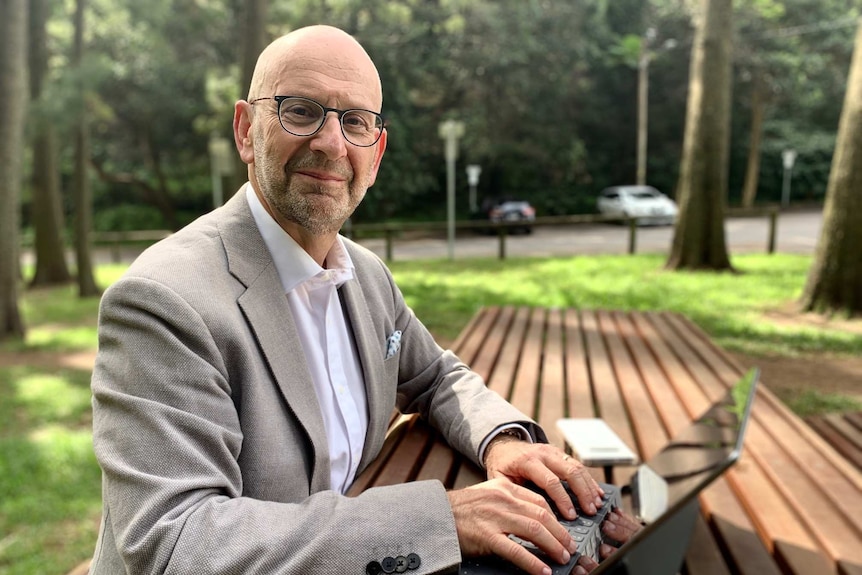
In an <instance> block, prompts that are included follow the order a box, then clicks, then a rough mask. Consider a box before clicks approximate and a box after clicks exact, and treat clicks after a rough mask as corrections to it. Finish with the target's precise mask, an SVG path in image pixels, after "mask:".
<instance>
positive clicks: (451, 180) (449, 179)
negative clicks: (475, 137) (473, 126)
mask: <svg viewBox="0 0 862 575" xmlns="http://www.w3.org/2000/svg"><path fill="white" fill-rule="evenodd" d="M438 135H439V136H440V137H441V138H442V139H443V141H444V142H445V155H446V222H447V225H446V237H447V248H448V253H449V259H450V260H454V259H455V160H457V159H458V139H459V138H461V136H463V135H464V124H463V123H462V122H458V121H456V120H446V121H445V122H441V123H440V126H439V128H438Z"/></svg>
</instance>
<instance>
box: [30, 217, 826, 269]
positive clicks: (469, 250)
mask: <svg viewBox="0 0 862 575" xmlns="http://www.w3.org/2000/svg"><path fill="white" fill-rule="evenodd" d="M821 223H822V213H821V212H819V211H818V212H813V211H812V212H789V213H786V214H782V215H780V216H779V218H778V230H777V234H776V251H778V252H785V253H800V254H813V253H814V248H815V246H816V244H817V239H818V237H819V235H820V227H821ZM725 235H726V241H727V244H728V249H729V250H730V252H731V254H733V253H746V252H747V253H752V252H759V253H765V252H766V248H767V245H768V240H769V220H768V218H766V217H763V218H730V219H728V220H727V222H726V223H725ZM672 241H673V228H672V227H669V226H663V227H642V228H639V229H638V231H637V252H638V253H668V251H669V250H670V245H671V242H672ZM360 243H362V245H364V246H366V247H367V248H369V249H370V250H372V251H373V252H375V253H376V254H377V255H379V256H380V257H385V256H386V245H385V243H384V240H383V239H368V240H362V241H361V242H360ZM628 245H629V230H628V227H627V226H621V225H611V224H580V225H571V226H553V227H539V228H536V229H534V230H533V233H532V234H530V235H516V236H508V237H507V239H506V254H507V256H533V257H535V256H570V255H576V254H625V253H627V252H628ZM498 249H499V241H498V239H497V237H496V236H487V235H479V234H476V233H473V232H469V231H462V232H458V234H457V236H456V238H455V250H454V252H455V259H462V258H474V257H492V258H493V257H497V255H498ZM140 252H141V249H140V248H137V247H130V246H123V247H122V248H121V250H120V259H121V260H122V261H125V262H131V261H132V260H133V259H134V258H135V257H137V255H138V254H139V253H140ZM448 253H449V252H448V244H447V241H446V235H445V233H442V234H440V235H439V236H437V237H426V238H422V239H410V240H408V239H396V240H395V242H394V244H393V253H392V256H393V258H394V259H395V260H416V259H435V258H436V259H439V258H446V257H448ZM113 257H114V256H113V255H112V254H111V252H110V251H109V250H108V249H97V250H96V251H95V253H94V259H95V261H96V263H108V262H110V261H112V259H113ZM22 261H23V262H25V263H32V262H33V255H32V253H30V252H25V253H24V254H23V255H22ZM69 261H70V262H71V263H74V255H73V254H69Z"/></svg>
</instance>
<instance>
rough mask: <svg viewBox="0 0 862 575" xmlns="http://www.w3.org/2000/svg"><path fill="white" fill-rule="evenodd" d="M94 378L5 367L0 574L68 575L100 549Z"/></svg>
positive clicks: (0, 416)
mask: <svg viewBox="0 0 862 575" xmlns="http://www.w3.org/2000/svg"><path fill="white" fill-rule="evenodd" d="M89 382H90V372H89V371H87V370H60V371H57V370H54V369H45V368H42V367H36V366H13V367H4V368H0V421H2V422H3V424H2V427H0V493H3V497H2V500H0V533H2V534H3V536H2V539H0V574H3V575H29V574H36V573H40V574H41V573H49V574H50V573H58V574H59V573H64V572H66V571H68V570H69V569H71V568H72V567H73V566H74V565H76V564H77V563H79V562H80V561H81V560H83V559H85V558H86V557H87V555H88V554H89V553H91V552H92V549H93V547H94V545H95V541H96V535H97V528H98V523H97V522H98V517H99V512H100V508H101V488H100V479H101V474H100V470H99V467H98V464H97V463H96V458H95V455H94V454H93V447H92V431H91V425H92V424H91V421H92V416H91V409H90V389H89Z"/></svg>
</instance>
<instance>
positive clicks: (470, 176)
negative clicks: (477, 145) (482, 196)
mask: <svg viewBox="0 0 862 575" xmlns="http://www.w3.org/2000/svg"><path fill="white" fill-rule="evenodd" d="M480 175H482V166H477V165H476V164H470V165H469V166H467V183H468V184H470V212H476V211H478V209H479V206H478V205H477V203H476V186H477V185H479V176H480Z"/></svg>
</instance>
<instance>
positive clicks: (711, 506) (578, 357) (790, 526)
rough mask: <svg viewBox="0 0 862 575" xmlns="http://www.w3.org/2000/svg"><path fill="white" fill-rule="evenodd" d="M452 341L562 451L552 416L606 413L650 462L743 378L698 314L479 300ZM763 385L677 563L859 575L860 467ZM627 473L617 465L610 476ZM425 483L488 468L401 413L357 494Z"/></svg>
mask: <svg viewBox="0 0 862 575" xmlns="http://www.w3.org/2000/svg"><path fill="white" fill-rule="evenodd" d="M453 348H454V349H455V351H456V352H457V353H458V354H459V355H460V357H461V358H462V359H463V360H464V361H465V362H467V363H468V364H470V365H471V366H472V367H473V369H475V370H476V371H477V372H478V373H479V374H480V375H482V376H483V377H484V378H485V380H486V381H487V383H488V386H489V387H490V388H491V389H494V390H495V391H497V392H498V393H500V394H501V395H503V396H504V397H506V398H508V399H509V400H510V401H511V402H512V403H514V404H515V405H516V406H518V407H519V408H520V409H521V410H523V411H524V412H525V413H527V414H529V415H531V416H532V417H533V418H535V419H536V420H537V421H538V422H539V423H540V424H541V425H542V426H543V427H544V428H545V430H546V431H547V433H548V435H549V438H550V440H551V441H552V442H553V443H555V444H557V445H559V446H561V447H564V442H563V440H562V438H561V437H560V435H559V433H558V432H557V430H556V426H555V422H556V420H557V419H559V418H561V417H601V418H602V419H604V420H605V421H607V422H608V424H609V425H610V426H611V427H612V428H613V429H614V431H616V433H617V434H618V435H619V436H620V437H621V438H622V439H623V440H624V441H625V442H626V443H627V444H628V445H629V446H630V447H631V448H632V449H634V450H635V451H636V452H637V453H638V454H639V456H640V458H641V459H642V460H647V459H649V457H650V456H651V455H653V454H654V453H656V452H657V451H659V450H660V449H661V448H662V447H663V446H664V445H665V444H666V443H668V441H669V440H670V438H671V437H673V436H674V435H675V434H676V433H677V432H679V431H681V430H682V429H684V428H685V427H686V426H687V425H688V424H689V423H690V422H691V421H692V420H694V419H696V418H697V417H698V416H699V415H700V414H701V413H702V412H703V411H705V410H706V409H707V408H708V407H709V406H710V405H711V404H712V403H713V402H714V401H717V400H718V399H720V398H721V397H722V396H723V395H724V393H725V392H726V390H727V388H728V387H729V386H730V385H731V384H732V383H734V382H735V381H736V380H737V379H738V378H739V377H740V376H741V374H742V373H743V369H742V367H741V366H740V365H739V364H738V363H737V362H736V361H735V360H734V359H733V358H731V357H730V356H729V355H728V354H727V353H725V352H724V351H723V350H721V349H719V348H718V347H717V346H716V345H714V344H713V343H712V342H711V341H710V339H709V337H708V336H707V335H706V334H705V333H704V332H703V331H702V330H701V329H699V328H698V327H697V326H696V325H694V324H693V323H692V322H691V321H689V320H687V319H686V318H685V317H683V316H682V315H679V314H675V313H666V312H619V311H588V310H575V309H547V308H529V307H489V308H483V309H481V310H479V311H478V312H477V313H476V315H475V316H474V317H473V318H472V319H471V320H470V322H469V324H468V325H467V327H465V329H464V330H463V331H462V333H461V335H460V336H459V337H458V339H457V340H456V342H455V344H454V345H453ZM762 384H763V385H761V386H759V388H758V392H757V397H756V399H755V404H754V407H753V411H752V421H751V423H750V425H749V428H748V431H747V435H746V441H745V449H744V450H743V455H742V458H741V459H740V461H739V462H738V463H737V464H736V465H735V466H734V467H733V468H731V469H730V470H728V471H727V472H726V473H725V474H724V475H723V476H722V477H721V478H720V479H719V480H717V481H716V482H715V483H713V484H712V485H711V486H710V487H709V488H707V489H706V490H705V491H704V492H703V493H702V494H701V496H700V498H699V500H700V515H699V517H698V519H697V521H696V524H695V528H694V530H693V533H692V536H691V542H690V545H689V548H688V552H687V554H686V558H685V565H684V567H683V571H684V572H686V573H688V574H690V575H701V574H703V575H713V574H715V575H725V574H728V575H729V574H731V573H734V574H735V573H739V574H742V575H772V574H775V575H779V574H782V573H798V574H818V575H819V574H821V573H823V574H830V573H836V574H845V575H849V574H862V473H860V472H859V470H858V469H856V468H855V467H854V466H853V465H851V464H850V463H849V462H848V461H847V460H846V459H844V458H843V457H842V456H841V455H840V454H839V453H838V452H837V451H836V450H835V449H834V448H833V447H831V446H830V445H829V444H828V443H827V442H826V441H824V439H823V438H822V437H820V436H819V435H818V434H817V433H815V432H814V431H813V430H812V429H811V428H810V427H809V426H808V425H807V424H806V423H805V422H803V421H802V420H801V419H800V418H799V417H798V416H796V415H795V414H793V413H792V412H791V411H790V410H789V409H788V408H787V407H786V406H785V405H783V404H782V403H781V402H780V401H779V400H778V399H777V398H776V397H775V396H774V395H773V394H772V393H771V392H770V391H769V390H768V385H769V382H768V381H765V382H762ZM632 472H633V468H631V467H617V468H614V469H613V472H612V477H610V479H611V480H612V481H613V482H615V483H625V482H627V480H628V478H629V477H630V475H631V473H632ZM591 473H594V476H595V477H596V478H597V479H599V480H604V479H605V477H604V474H603V471H602V470H600V469H594V470H591ZM429 478H436V479H439V480H441V481H442V482H443V483H444V484H445V485H446V486H447V487H448V488H459V487H465V486H468V485H471V484H474V483H477V482H479V481H481V480H482V479H483V474H482V472H481V471H480V470H479V469H477V468H475V466H473V465H472V464H471V463H469V462H467V461H465V460H463V459H462V458H461V457H460V456H459V455H458V454H456V453H454V452H453V451H452V450H451V449H449V448H448V447H447V446H446V445H445V444H444V443H443V442H442V441H441V440H440V439H439V438H438V437H437V436H436V434H435V433H434V432H433V431H432V430H430V429H429V428H428V427H427V426H426V425H425V424H424V423H423V422H421V421H420V420H418V419H416V418H415V417H402V418H400V420H399V421H396V422H395V423H394V425H393V427H392V429H391V432H390V435H389V437H388V439H387V442H386V445H385V448H384V451H383V453H382V454H381V456H380V457H379V458H378V459H377V460H376V461H375V462H374V463H373V464H372V466H371V467H370V468H369V469H368V470H367V471H366V473H364V474H363V475H362V476H360V477H359V478H358V479H357V481H356V483H355V485H354V486H353V488H352V490H351V493H359V492H361V491H363V490H365V489H367V488H369V487H373V486H380V485H389V484H394V483H400V482H404V481H412V480H419V479H429Z"/></svg>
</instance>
